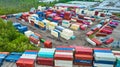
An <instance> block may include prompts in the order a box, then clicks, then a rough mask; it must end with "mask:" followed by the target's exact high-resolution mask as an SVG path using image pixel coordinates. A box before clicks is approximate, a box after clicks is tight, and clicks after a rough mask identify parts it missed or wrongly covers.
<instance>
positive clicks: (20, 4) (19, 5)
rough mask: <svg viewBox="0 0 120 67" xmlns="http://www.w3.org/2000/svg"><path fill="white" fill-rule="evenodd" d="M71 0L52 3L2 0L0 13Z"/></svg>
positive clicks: (30, 0)
mask: <svg viewBox="0 0 120 67" xmlns="http://www.w3.org/2000/svg"><path fill="white" fill-rule="evenodd" d="M68 1H71V0H60V1H59V2H56V0H55V1H54V2H52V3H42V2H39V0H0V15H6V14H13V13H19V12H26V11H29V10H30V8H32V7H36V8H37V7H38V6H54V4H56V3H65V2H68Z"/></svg>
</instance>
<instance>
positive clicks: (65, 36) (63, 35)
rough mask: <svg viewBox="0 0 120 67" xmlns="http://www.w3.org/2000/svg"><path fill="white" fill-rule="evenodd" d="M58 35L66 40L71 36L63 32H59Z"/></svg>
mask: <svg viewBox="0 0 120 67" xmlns="http://www.w3.org/2000/svg"><path fill="white" fill-rule="evenodd" d="M60 36H61V37H62V38H64V39H66V40H69V39H70V38H71V36H68V35H66V34H65V33H61V34H60Z"/></svg>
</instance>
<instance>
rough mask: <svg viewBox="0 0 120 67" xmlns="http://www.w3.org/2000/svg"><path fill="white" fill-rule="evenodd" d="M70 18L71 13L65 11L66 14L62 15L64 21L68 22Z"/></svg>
mask: <svg viewBox="0 0 120 67" xmlns="http://www.w3.org/2000/svg"><path fill="white" fill-rule="evenodd" d="M71 16H72V15H71V12H69V11H67V12H65V13H64V19H66V20H70V19H71Z"/></svg>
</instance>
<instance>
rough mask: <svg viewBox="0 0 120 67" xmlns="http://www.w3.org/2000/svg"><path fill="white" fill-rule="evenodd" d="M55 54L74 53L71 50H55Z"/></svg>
mask: <svg viewBox="0 0 120 67" xmlns="http://www.w3.org/2000/svg"><path fill="white" fill-rule="evenodd" d="M55 52H67V53H73V51H71V50H55Z"/></svg>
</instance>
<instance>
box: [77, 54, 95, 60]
mask: <svg viewBox="0 0 120 67" xmlns="http://www.w3.org/2000/svg"><path fill="white" fill-rule="evenodd" d="M75 59H79V60H93V56H92V55H82V54H75Z"/></svg>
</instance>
